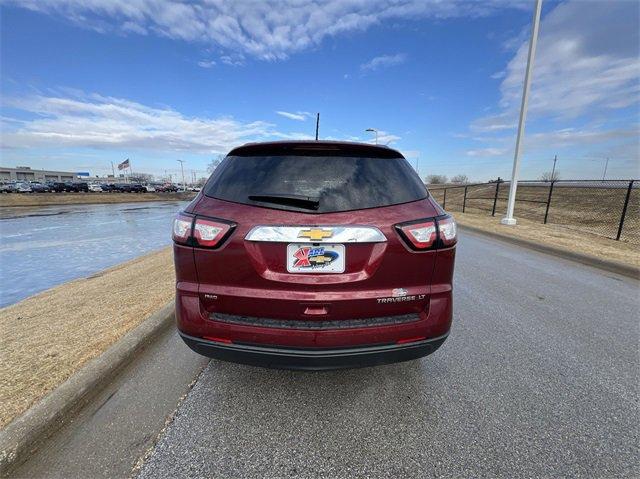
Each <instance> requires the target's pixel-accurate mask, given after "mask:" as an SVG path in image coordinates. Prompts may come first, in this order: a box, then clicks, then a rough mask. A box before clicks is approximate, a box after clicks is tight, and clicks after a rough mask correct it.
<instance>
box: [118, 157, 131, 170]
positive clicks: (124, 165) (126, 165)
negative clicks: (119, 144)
mask: <svg viewBox="0 0 640 479" xmlns="http://www.w3.org/2000/svg"><path fill="white" fill-rule="evenodd" d="M125 168H129V158H127V159H126V160H124V161H123V162H122V163H118V169H119V170H124V169H125Z"/></svg>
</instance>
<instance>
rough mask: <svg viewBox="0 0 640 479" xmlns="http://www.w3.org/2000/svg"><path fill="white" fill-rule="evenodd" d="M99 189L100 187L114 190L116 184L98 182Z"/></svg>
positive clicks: (109, 190)
mask: <svg viewBox="0 0 640 479" xmlns="http://www.w3.org/2000/svg"><path fill="white" fill-rule="evenodd" d="M100 189H102V191H108V192H111V191H116V185H114V184H113V183H101V184H100Z"/></svg>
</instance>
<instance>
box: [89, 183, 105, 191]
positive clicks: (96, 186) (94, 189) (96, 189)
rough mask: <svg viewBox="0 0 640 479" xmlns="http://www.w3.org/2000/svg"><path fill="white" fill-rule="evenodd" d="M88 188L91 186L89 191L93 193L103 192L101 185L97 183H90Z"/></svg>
mask: <svg viewBox="0 0 640 479" xmlns="http://www.w3.org/2000/svg"><path fill="white" fill-rule="evenodd" d="M88 188H89V191H90V192H91V193H100V192H102V187H101V186H100V185H98V184H95V183H91V184H89V185H88Z"/></svg>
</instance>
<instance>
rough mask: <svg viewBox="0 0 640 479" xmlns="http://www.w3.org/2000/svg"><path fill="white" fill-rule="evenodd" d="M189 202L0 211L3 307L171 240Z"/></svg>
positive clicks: (0, 269) (159, 246)
mask: <svg viewBox="0 0 640 479" xmlns="http://www.w3.org/2000/svg"><path fill="white" fill-rule="evenodd" d="M186 204H187V202H166V201H163V202H158V203H155V202H153V203H146V204H145V205H144V206H137V205H136V206H134V205H132V204H131V203H128V204H127V203H121V204H103V205H66V206H47V207H42V208H28V209H25V208H2V209H1V210H0V284H1V286H0V307H4V306H8V305H10V304H13V303H15V302H17V301H20V300H21V299H24V298H26V297H28V296H31V295H33V294H36V293H38V292H40V291H43V290H45V289H48V288H51V287H52V286H56V285H58V284H61V283H65V282H67V281H70V280H72V279H77V278H81V277H86V276H89V275H91V274H94V273H96V272H98V271H101V270H103V269H105V268H108V267H111V266H114V265H116V264H118V263H122V262H124V261H128V260H130V259H132V258H135V257H137V256H141V255H143V254H146V253H149V252H151V251H154V250H157V249H159V248H162V247H164V246H167V245H169V244H170V243H171V237H170V235H171V221H172V220H173V215H174V214H175V213H176V212H177V211H179V210H180V209H182V208H184V207H185V206H186Z"/></svg>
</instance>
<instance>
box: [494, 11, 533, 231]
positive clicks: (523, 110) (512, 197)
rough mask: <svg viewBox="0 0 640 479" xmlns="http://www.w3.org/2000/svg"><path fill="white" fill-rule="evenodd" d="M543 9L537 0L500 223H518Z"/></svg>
mask: <svg viewBox="0 0 640 479" xmlns="http://www.w3.org/2000/svg"><path fill="white" fill-rule="evenodd" d="M541 11H542V0H536V5H535V7H534V9H533V25H532V26H531V40H530V41H529V56H528V58H527V69H526V70H525V73H524V88H523V89H522V104H521V105H520V119H519V120H518V134H517V136H516V148H515V151H514V153H513V171H512V172H511V184H510V185H509V202H508V203H507V215H506V216H505V217H504V218H502V220H501V221H500V223H502V224H503V225H515V224H516V219H515V218H514V217H513V210H514V208H515V206H516V190H517V189H518V173H519V172H520V147H521V144H522V137H523V136H524V123H525V119H526V117H527V104H528V101H529V88H530V87H531V71H532V70H533V60H534V58H535V56H536V44H537V43H538V29H539V27H540V12H541Z"/></svg>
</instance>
